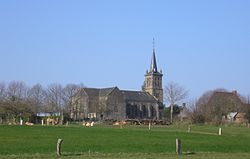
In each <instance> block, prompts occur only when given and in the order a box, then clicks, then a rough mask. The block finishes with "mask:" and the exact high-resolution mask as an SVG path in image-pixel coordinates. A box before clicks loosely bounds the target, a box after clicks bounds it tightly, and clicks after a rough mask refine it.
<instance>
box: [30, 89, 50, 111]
mask: <svg viewBox="0 0 250 159" xmlns="http://www.w3.org/2000/svg"><path fill="white" fill-rule="evenodd" d="M45 98H46V91H45V90H44V88H43V86H42V85H41V84H36V85H34V86H33V87H32V88H31V89H30V90H29V91H28V100H29V102H30V103H31V104H32V106H33V108H34V112H35V114H37V113H38V112H41V111H42V108H43V107H44V103H45Z"/></svg>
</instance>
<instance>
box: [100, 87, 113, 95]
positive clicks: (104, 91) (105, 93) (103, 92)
mask: <svg viewBox="0 0 250 159" xmlns="http://www.w3.org/2000/svg"><path fill="white" fill-rule="evenodd" d="M115 88H116V87H111V88H103V89H100V92H99V95H100V97H103V96H108V95H109V94H110V93H111V92H112V91H113V90H114V89H115Z"/></svg>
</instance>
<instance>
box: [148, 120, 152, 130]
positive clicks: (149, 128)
mask: <svg viewBox="0 0 250 159" xmlns="http://www.w3.org/2000/svg"><path fill="white" fill-rule="evenodd" d="M148 130H151V121H149V123H148Z"/></svg>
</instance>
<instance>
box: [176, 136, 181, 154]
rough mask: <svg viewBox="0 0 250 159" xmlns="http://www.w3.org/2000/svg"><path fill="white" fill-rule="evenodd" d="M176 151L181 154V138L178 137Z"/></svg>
mask: <svg viewBox="0 0 250 159" xmlns="http://www.w3.org/2000/svg"><path fill="white" fill-rule="evenodd" d="M176 153H177V155H181V140H180V139H176Z"/></svg>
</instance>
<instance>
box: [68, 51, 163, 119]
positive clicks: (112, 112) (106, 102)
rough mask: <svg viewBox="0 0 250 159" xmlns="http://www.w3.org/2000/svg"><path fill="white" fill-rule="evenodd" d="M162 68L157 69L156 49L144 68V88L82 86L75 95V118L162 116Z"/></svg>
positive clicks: (141, 117) (72, 116) (72, 112)
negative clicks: (134, 89) (125, 88)
mask: <svg viewBox="0 0 250 159" xmlns="http://www.w3.org/2000/svg"><path fill="white" fill-rule="evenodd" d="M162 76H163V74H162V71H160V72H158V70H157V64H156V57H155V50H154V48H153V55H152V61H151V66H150V70H149V71H146V74H145V82H144V84H145V85H144V91H129V90H120V89H119V88H118V87H112V88H102V89H100V88H82V89H80V91H79V92H78V93H77V94H76V95H75V97H74V103H75V104H74V106H73V107H72V108H71V118H72V119H74V120H83V119H96V120H106V119H115V120H124V119H161V117H162V111H163V89H162Z"/></svg>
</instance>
